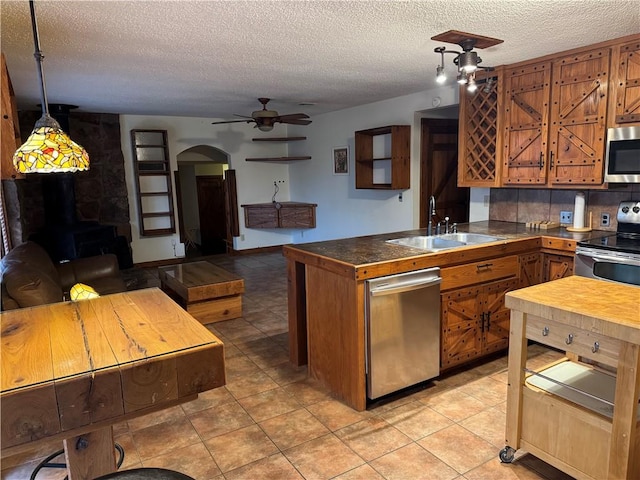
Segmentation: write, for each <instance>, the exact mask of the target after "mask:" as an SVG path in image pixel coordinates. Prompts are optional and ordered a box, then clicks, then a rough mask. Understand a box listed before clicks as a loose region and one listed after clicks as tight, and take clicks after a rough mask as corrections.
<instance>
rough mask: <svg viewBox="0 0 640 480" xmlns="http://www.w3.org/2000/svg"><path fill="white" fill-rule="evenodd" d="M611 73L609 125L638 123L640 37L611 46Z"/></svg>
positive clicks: (639, 115) (639, 105)
mask: <svg viewBox="0 0 640 480" xmlns="http://www.w3.org/2000/svg"><path fill="white" fill-rule="evenodd" d="M611 74H612V78H611V95H612V97H613V98H612V101H611V102H609V105H610V109H609V126H610V127H616V126H623V125H628V124H630V123H636V124H640V39H635V40H633V41H631V42H627V43H623V44H621V45H617V46H616V47H614V48H613V55H612V58H611Z"/></svg>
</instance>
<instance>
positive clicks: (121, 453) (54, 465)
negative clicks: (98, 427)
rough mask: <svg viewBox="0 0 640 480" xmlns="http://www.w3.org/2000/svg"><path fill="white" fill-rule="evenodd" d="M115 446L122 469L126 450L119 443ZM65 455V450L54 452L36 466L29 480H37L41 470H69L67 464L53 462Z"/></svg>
mask: <svg viewBox="0 0 640 480" xmlns="http://www.w3.org/2000/svg"><path fill="white" fill-rule="evenodd" d="M113 446H114V447H115V449H116V450H117V451H118V455H119V456H118V463H117V465H116V468H120V467H121V466H122V462H124V448H122V445H120V444H119V443H115V444H114V445H113ZM63 453H64V449H62V450H58V451H57V452H53V453H52V454H51V455H49V456H48V457H47V458H45V459H44V460H42V461H41V462H40V463H39V464H38V465H37V466H36V468H34V469H33V472H31V476H30V477H29V480H36V476H37V475H38V473H40V470H42V469H43V468H67V464H66V463H59V462H52V461H51V460H53V459H54V458H56V457H57V456H59V455H62V454H63ZM64 480H69V476H68V475H67V476H65V477H64Z"/></svg>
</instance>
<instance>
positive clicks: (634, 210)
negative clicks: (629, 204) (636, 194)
mask: <svg viewBox="0 0 640 480" xmlns="http://www.w3.org/2000/svg"><path fill="white" fill-rule="evenodd" d="M632 210H633V213H638V212H640V207H639V206H637V205H636V206H635V207H633V209H632Z"/></svg>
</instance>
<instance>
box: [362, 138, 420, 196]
mask: <svg viewBox="0 0 640 480" xmlns="http://www.w3.org/2000/svg"><path fill="white" fill-rule="evenodd" d="M410 141H411V126H410V125H391V126H388V127H379V128H371V129H368V130H360V131H358V132H355V147H356V148H355V150H356V154H355V158H356V188H362V189H365V188H367V189H378V190H380V189H382V190H407V189H409V188H411V148H410ZM377 172H380V174H381V177H384V178H382V180H383V181H380V179H378V178H377Z"/></svg>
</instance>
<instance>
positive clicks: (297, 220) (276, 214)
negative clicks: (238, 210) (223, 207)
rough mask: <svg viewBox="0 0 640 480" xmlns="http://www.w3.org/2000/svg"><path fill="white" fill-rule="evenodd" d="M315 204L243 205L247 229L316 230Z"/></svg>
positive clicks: (276, 203) (277, 203)
mask: <svg viewBox="0 0 640 480" xmlns="http://www.w3.org/2000/svg"><path fill="white" fill-rule="evenodd" d="M317 206H318V205H317V204H315V203H302V202H272V203H254V204H247V205H242V208H244V225H245V227H247V228H315V227H316V207H317Z"/></svg>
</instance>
